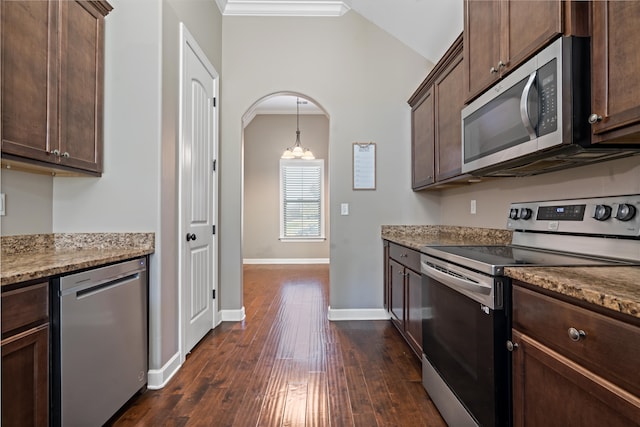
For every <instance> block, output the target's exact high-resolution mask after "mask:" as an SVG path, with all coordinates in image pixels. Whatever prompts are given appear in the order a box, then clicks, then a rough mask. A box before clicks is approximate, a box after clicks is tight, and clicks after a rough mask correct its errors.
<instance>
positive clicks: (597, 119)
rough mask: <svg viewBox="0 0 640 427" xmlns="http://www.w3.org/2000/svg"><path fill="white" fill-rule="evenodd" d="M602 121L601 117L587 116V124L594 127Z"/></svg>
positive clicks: (594, 114) (596, 115)
mask: <svg viewBox="0 0 640 427" xmlns="http://www.w3.org/2000/svg"><path fill="white" fill-rule="evenodd" d="M601 121H602V116H601V115H599V114H596V113H593V114H591V115H590V116H589V123H590V124H592V125H595V124H596V123H598V122H601Z"/></svg>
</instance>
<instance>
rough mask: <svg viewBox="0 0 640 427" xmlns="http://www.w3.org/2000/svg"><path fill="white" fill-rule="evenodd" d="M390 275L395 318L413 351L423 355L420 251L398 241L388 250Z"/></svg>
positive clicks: (390, 303) (389, 284) (388, 274)
mask: <svg viewBox="0 0 640 427" xmlns="http://www.w3.org/2000/svg"><path fill="white" fill-rule="evenodd" d="M387 253H388V259H387V266H388V268H387V277H386V280H385V283H386V286H387V288H388V291H387V294H388V295H389V300H390V301H389V312H390V314H391V321H392V322H393V324H394V325H395V326H396V327H397V328H398V330H399V331H400V333H402V335H403V336H404V338H405V340H406V341H407V342H408V343H409V345H410V346H411V348H412V349H413V351H414V352H415V353H416V355H417V356H418V357H419V358H420V357H421V355H422V308H421V307H422V276H421V274H420V253H419V252H418V251H416V250H413V249H409V248H406V247H404V246H401V245H397V244H395V243H389V249H388V251H387Z"/></svg>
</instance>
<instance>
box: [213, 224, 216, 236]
mask: <svg viewBox="0 0 640 427" xmlns="http://www.w3.org/2000/svg"><path fill="white" fill-rule="evenodd" d="M213 234H216V226H215V225H214V226H213Z"/></svg>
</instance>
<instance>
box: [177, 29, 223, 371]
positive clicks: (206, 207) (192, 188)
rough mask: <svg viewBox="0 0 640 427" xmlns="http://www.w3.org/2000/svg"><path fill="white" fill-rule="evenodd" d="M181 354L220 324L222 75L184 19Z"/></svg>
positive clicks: (182, 64)
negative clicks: (218, 162) (219, 126)
mask: <svg viewBox="0 0 640 427" xmlns="http://www.w3.org/2000/svg"><path fill="white" fill-rule="evenodd" d="M180 39H181V41H180V46H181V51H182V54H181V64H180V65H181V66H180V79H181V95H180V118H181V120H180V168H181V170H180V181H181V182H180V223H181V227H180V228H181V233H180V238H181V245H180V246H181V251H180V253H181V269H180V270H181V272H180V275H181V286H180V287H181V316H180V318H181V322H182V328H181V335H182V339H181V344H182V351H181V355H182V358H183V359H184V357H185V355H186V354H187V353H188V352H189V351H190V350H191V349H192V348H193V347H194V346H195V345H196V344H197V343H198V341H200V340H201V339H202V337H203V336H204V335H205V334H206V333H207V332H208V331H209V330H211V329H212V328H213V327H214V326H215V324H216V318H215V316H216V313H217V311H218V310H217V304H216V301H215V299H214V298H215V290H216V277H217V274H216V270H217V269H216V268H215V267H216V262H217V261H216V260H217V253H216V252H217V251H216V246H217V244H216V239H215V228H214V225H215V220H216V211H217V192H216V187H217V186H216V180H215V171H214V168H215V157H216V153H217V134H218V131H217V109H216V96H217V93H216V92H217V78H218V75H217V73H216V71H215V69H214V68H213V66H212V65H211V63H210V62H209V61H208V60H207V58H206V56H205V55H204V53H203V52H202V50H201V49H200V47H199V46H198V44H197V43H196V41H195V40H194V38H193V37H192V36H191V34H190V33H189V32H188V30H187V29H186V27H185V26H184V25H183V24H180Z"/></svg>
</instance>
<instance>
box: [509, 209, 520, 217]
mask: <svg viewBox="0 0 640 427" xmlns="http://www.w3.org/2000/svg"><path fill="white" fill-rule="evenodd" d="M509 218H511V219H518V218H519V217H518V209H517V208H511V209H509Z"/></svg>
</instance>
